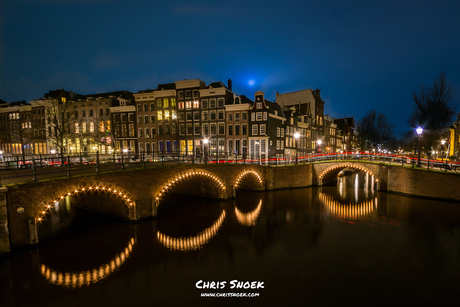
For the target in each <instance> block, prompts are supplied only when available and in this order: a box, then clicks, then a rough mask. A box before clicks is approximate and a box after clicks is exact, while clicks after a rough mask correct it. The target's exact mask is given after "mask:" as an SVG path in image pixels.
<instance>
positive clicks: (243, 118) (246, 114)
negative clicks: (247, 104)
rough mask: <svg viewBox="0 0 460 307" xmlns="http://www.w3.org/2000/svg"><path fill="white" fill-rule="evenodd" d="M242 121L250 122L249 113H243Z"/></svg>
mask: <svg viewBox="0 0 460 307" xmlns="http://www.w3.org/2000/svg"><path fill="white" fill-rule="evenodd" d="M241 120H248V112H243V113H241Z"/></svg>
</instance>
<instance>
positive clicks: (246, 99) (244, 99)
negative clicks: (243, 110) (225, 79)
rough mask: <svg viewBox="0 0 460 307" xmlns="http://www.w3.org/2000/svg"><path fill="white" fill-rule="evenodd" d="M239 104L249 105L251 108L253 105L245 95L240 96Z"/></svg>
mask: <svg viewBox="0 0 460 307" xmlns="http://www.w3.org/2000/svg"><path fill="white" fill-rule="evenodd" d="M239 97H240V103H249V104H250V105H251V106H252V105H253V104H254V101H252V100H251V99H249V98H248V97H246V96H245V95H240V96H239Z"/></svg>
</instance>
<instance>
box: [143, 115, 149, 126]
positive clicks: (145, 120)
mask: <svg viewBox="0 0 460 307" xmlns="http://www.w3.org/2000/svg"><path fill="white" fill-rule="evenodd" d="M148 123H149V116H148V115H144V124H148Z"/></svg>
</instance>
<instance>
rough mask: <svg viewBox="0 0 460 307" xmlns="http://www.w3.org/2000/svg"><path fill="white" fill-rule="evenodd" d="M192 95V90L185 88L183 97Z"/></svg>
mask: <svg viewBox="0 0 460 307" xmlns="http://www.w3.org/2000/svg"><path fill="white" fill-rule="evenodd" d="M191 97H192V91H191V90H186V91H185V98H191Z"/></svg>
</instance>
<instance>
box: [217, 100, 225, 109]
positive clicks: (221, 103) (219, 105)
mask: <svg viewBox="0 0 460 307" xmlns="http://www.w3.org/2000/svg"><path fill="white" fill-rule="evenodd" d="M224 106H225V99H224V98H218V99H217V107H218V108H223V107H224Z"/></svg>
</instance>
